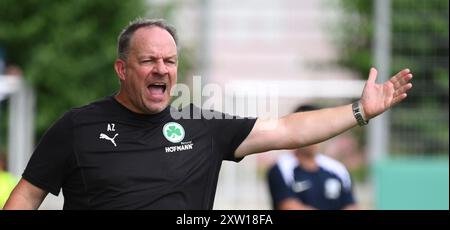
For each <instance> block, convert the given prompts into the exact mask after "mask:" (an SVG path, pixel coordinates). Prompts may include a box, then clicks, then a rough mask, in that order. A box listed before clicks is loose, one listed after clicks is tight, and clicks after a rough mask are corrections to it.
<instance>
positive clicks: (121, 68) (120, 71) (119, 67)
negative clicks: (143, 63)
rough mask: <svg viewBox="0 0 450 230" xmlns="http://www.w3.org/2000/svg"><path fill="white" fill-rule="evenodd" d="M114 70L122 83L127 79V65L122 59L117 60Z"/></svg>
mask: <svg viewBox="0 0 450 230" xmlns="http://www.w3.org/2000/svg"><path fill="white" fill-rule="evenodd" d="M114 69H115V70H116V73H117V76H118V77H119V79H120V80H121V81H124V80H125V79H126V73H127V68H126V63H125V61H123V60H122V59H116V61H115V62H114Z"/></svg>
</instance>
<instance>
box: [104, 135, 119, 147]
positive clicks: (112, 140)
mask: <svg viewBox="0 0 450 230" xmlns="http://www.w3.org/2000/svg"><path fill="white" fill-rule="evenodd" d="M117 135H119V134H118V133H116V135H114V137H113V138H111V137H108V135H106V134H104V133H100V139H105V140H109V141H111V143H113V145H114V147H117V145H116V142H115V141H114V139H115V138H116V137H117Z"/></svg>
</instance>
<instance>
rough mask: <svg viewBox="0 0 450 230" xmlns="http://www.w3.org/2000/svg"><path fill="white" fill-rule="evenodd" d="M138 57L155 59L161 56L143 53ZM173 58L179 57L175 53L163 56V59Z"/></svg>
mask: <svg viewBox="0 0 450 230" xmlns="http://www.w3.org/2000/svg"><path fill="white" fill-rule="evenodd" d="M138 58H139V59H144V58H152V59H155V58H159V57H157V56H154V55H141V56H138ZM171 58H178V55H176V54H174V55H171V56H167V57H163V59H171Z"/></svg>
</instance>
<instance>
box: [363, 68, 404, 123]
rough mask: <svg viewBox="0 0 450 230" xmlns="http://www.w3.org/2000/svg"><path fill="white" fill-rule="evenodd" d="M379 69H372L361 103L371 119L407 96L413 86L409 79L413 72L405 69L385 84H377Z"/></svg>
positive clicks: (366, 116)
mask: <svg viewBox="0 0 450 230" xmlns="http://www.w3.org/2000/svg"><path fill="white" fill-rule="evenodd" d="M376 79H377V70H376V69H375V68H371V69H370V73H369V79H368V80H367V82H366V85H365V86H364V90H363V93H362V96H361V105H362V108H363V112H364V115H365V118H366V119H371V118H373V117H375V116H377V115H379V114H381V113H383V112H384V111H386V110H388V109H389V108H391V107H392V106H394V105H396V104H397V103H399V102H401V101H403V99H405V98H406V96H407V95H406V92H407V91H408V90H410V89H411V88H412V84H411V83H409V81H410V80H411V79H412V74H411V73H410V70H409V69H404V70H402V71H400V72H398V73H397V74H396V75H395V76H393V77H391V79H389V80H388V81H386V82H385V83H383V84H376V83H375V80H376Z"/></svg>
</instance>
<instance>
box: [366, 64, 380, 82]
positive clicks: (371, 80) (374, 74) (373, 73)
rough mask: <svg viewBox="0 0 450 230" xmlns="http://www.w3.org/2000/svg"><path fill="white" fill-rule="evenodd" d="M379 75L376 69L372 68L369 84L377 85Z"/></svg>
mask: <svg viewBox="0 0 450 230" xmlns="http://www.w3.org/2000/svg"><path fill="white" fill-rule="evenodd" d="M377 74H378V71H377V69H375V68H373V67H372V68H370V72H369V79H368V80H367V82H369V83H375V81H376V80H377Z"/></svg>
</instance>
